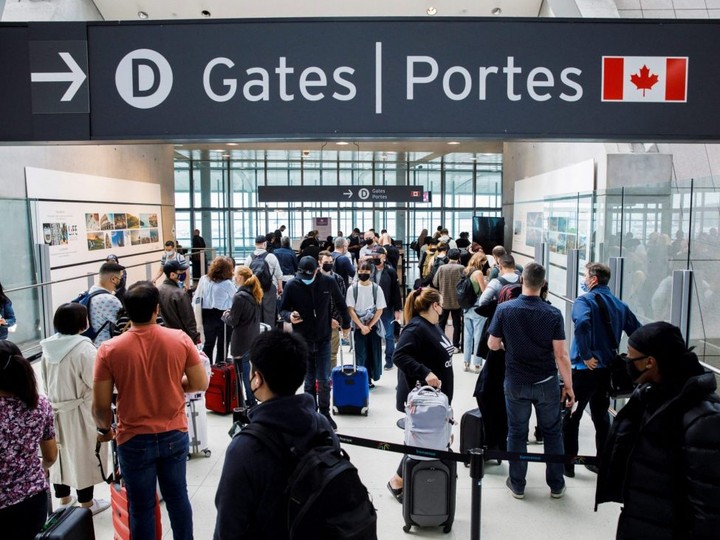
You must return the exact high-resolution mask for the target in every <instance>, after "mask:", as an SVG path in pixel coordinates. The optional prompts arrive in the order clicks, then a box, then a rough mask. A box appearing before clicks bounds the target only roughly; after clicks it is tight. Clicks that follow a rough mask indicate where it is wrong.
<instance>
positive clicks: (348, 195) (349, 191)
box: [343, 189, 353, 199]
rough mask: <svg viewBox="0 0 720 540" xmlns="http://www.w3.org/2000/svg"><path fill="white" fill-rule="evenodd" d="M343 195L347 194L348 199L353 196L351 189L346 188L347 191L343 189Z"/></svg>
mask: <svg viewBox="0 0 720 540" xmlns="http://www.w3.org/2000/svg"><path fill="white" fill-rule="evenodd" d="M343 195H347V198H348V199H351V198H352V196H353V192H352V189H348V190H347V191H343Z"/></svg>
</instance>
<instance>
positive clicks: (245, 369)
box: [234, 351, 257, 407]
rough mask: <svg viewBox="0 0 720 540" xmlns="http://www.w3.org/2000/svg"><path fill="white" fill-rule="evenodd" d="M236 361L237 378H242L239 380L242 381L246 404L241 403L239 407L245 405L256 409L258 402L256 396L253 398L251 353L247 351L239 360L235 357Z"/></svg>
mask: <svg viewBox="0 0 720 540" xmlns="http://www.w3.org/2000/svg"><path fill="white" fill-rule="evenodd" d="M234 359H235V376H237V377H241V378H240V379H239V380H242V384H243V388H244V394H245V403H240V404H239V405H240V406H241V407H242V406H243V405H244V406H245V407H254V406H255V405H257V400H256V399H255V396H253V393H252V390H251V389H250V351H247V352H246V353H245V354H243V355H242V356H241V357H239V358H238V357H234Z"/></svg>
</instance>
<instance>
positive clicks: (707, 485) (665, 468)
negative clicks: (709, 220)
mask: <svg viewBox="0 0 720 540" xmlns="http://www.w3.org/2000/svg"><path fill="white" fill-rule="evenodd" d="M625 360H626V362H627V369H628V372H629V373H630V376H631V377H632V379H633V380H634V381H636V382H637V383H638V385H639V386H638V387H637V388H636V389H635V391H634V392H633V395H632V397H631V398H630V400H629V401H628V403H627V404H626V405H625V406H624V407H623V408H622V409H621V410H620V412H619V413H618V415H617V418H616V419H615V422H613V425H612V428H611V430H610V435H609V437H608V441H607V443H606V446H605V451H604V452H603V454H602V461H601V463H600V472H599V475H598V482H597V491H596V494H595V508H596V509H597V505H598V504H600V503H603V502H608V501H614V502H619V503H622V504H623V508H622V511H621V514H620V519H619V521H618V529H617V538H653V539H654V540H662V539H668V540H669V539H676V538H717V537H718V536H717V535H718V531H720V398H718V396H717V394H715V390H716V388H717V385H716V382H715V375H714V374H712V373H709V372H706V371H705V370H704V369H703V367H702V366H701V365H700V363H699V362H698V358H697V356H696V355H695V353H693V352H691V350H689V349H687V347H686V346H685V340H684V339H683V337H682V334H681V333H680V329H679V328H677V327H676V326H673V325H671V324H669V323H666V322H655V323H650V324H647V325H645V326H643V327H641V328H639V329H638V330H636V331H635V332H633V334H632V335H631V336H630V339H629V341H628V353H627V356H626V358H625Z"/></svg>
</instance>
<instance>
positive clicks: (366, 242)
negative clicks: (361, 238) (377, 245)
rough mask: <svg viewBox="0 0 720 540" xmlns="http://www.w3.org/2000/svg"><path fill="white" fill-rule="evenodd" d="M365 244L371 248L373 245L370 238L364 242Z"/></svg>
mask: <svg viewBox="0 0 720 540" xmlns="http://www.w3.org/2000/svg"><path fill="white" fill-rule="evenodd" d="M365 244H367V245H368V246H372V244H373V240H372V238H368V239H367V240H365Z"/></svg>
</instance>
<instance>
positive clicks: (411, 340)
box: [387, 288, 455, 502]
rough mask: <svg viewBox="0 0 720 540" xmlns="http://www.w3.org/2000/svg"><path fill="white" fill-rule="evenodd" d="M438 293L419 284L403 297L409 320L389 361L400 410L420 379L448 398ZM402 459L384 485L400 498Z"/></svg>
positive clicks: (447, 352)
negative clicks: (394, 374)
mask: <svg viewBox="0 0 720 540" xmlns="http://www.w3.org/2000/svg"><path fill="white" fill-rule="evenodd" d="M441 304H442V296H440V293H439V292H437V290H436V289H431V288H421V289H416V290H414V291H412V292H411V293H410V294H409V295H408V297H407V300H405V308H404V315H405V320H406V321H409V322H408V323H407V325H406V326H405V328H404V329H403V331H402V332H401V333H400V339H399V341H398V344H397V347H396V348H395V352H394V353H393V364H395V365H396V366H397V367H398V370H399V371H398V386H397V404H398V410H400V411H404V410H405V408H404V404H405V400H406V399H407V396H408V393H409V392H410V389H412V388H415V383H416V382H418V381H420V382H421V383H422V384H428V385H430V386H432V387H434V388H437V389H440V390H442V391H443V392H444V393H445V395H446V396H447V397H448V401H450V402H452V398H453V381H454V379H453V369H452V355H453V353H454V351H455V347H453V344H452V341H450V340H449V339H448V338H447V336H446V335H445V334H444V333H443V332H442V330H440V327H439V326H438V320H439V319H440V314H441V313H442V306H441ZM401 473H402V462H401V463H400V467H399V468H398V471H397V473H396V474H395V475H394V476H393V477H392V478H391V479H390V481H389V482H388V484H387V486H388V489H389V490H390V492H391V493H392V494H393V496H394V497H395V498H396V499H397V500H398V501H400V502H402V488H403V479H402V477H401V476H400V475H401Z"/></svg>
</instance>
